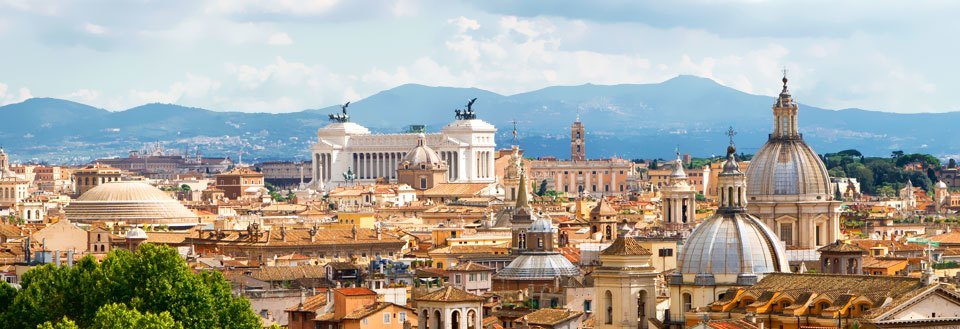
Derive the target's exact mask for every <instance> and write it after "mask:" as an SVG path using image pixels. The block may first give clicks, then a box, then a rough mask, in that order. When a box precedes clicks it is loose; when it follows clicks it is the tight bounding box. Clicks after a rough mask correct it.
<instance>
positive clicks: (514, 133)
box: [510, 120, 520, 145]
mask: <svg viewBox="0 0 960 329" xmlns="http://www.w3.org/2000/svg"><path fill="white" fill-rule="evenodd" d="M510 122H511V123H513V145H520V144H518V143H517V120H513V121H510Z"/></svg>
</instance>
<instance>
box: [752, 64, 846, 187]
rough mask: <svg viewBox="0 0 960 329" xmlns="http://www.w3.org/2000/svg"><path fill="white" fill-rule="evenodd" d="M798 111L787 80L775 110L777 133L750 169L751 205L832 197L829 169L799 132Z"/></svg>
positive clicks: (760, 152)
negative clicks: (776, 199) (753, 203)
mask: <svg viewBox="0 0 960 329" xmlns="http://www.w3.org/2000/svg"><path fill="white" fill-rule="evenodd" d="M797 110H798V107H797V103H795V102H794V101H793V98H792V96H791V95H790V92H789V91H788V90H787V78H786V77H784V78H783V91H782V92H781V93H780V97H779V98H778V99H777V101H776V102H775V104H774V106H773V112H774V131H773V133H772V134H770V137H769V139H768V140H767V143H766V144H764V145H763V147H761V148H760V150H759V151H757V153H756V154H755V155H754V156H753V158H752V159H751V161H750V166H749V167H748V168H747V184H748V188H747V194H748V195H749V196H750V197H751V201H766V200H765V199H770V198H781V197H780V196H791V197H793V196H795V198H792V199H794V201H802V200H828V199H829V198H831V197H832V195H833V194H832V193H830V188H831V187H830V186H831V185H830V174H829V173H828V172H827V167H826V166H824V164H823V161H821V160H820V157H819V156H818V155H817V153H816V152H814V151H813V149H812V148H810V146H809V145H807V143H806V142H804V141H803V136H802V135H801V134H800V133H799V131H798V125H797ZM754 198H755V199H754Z"/></svg>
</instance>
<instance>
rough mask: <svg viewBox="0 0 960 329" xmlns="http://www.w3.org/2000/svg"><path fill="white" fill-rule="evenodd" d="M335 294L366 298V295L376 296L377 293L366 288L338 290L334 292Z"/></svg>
mask: <svg viewBox="0 0 960 329" xmlns="http://www.w3.org/2000/svg"><path fill="white" fill-rule="evenodd" d="M334 291H335V292H338V293H341V294H343V295H344V296H367V295H376V294H377V293H376V292H374V291H373V290H370V289H367V288H340V289H336V290H334Z"/></svg>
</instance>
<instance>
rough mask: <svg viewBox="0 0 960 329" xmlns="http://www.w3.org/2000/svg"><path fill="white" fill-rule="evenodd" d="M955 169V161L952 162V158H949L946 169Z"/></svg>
mask: <svg viewBox="0 0 960 329" xmlns="http://www.w3.org/2000/svg"><path fill="white" fill-rule="evenodd" d="M956 167H957V160H954V159H953V158H950V159H948V160H947V168H951V169H952V168H956Z"/></svg>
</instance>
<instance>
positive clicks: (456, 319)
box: [450, 311, 460, 329]
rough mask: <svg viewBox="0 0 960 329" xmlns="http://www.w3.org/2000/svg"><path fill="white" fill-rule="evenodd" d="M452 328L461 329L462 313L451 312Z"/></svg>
mask: <svg viewBox="0 0 960 329" xmlns="http://www.w3.org/2000/svg"><path fill="white" fill-rule="evenodd" d="M450 328H453V329H460V311H453V312H450Z"/></svg>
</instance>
